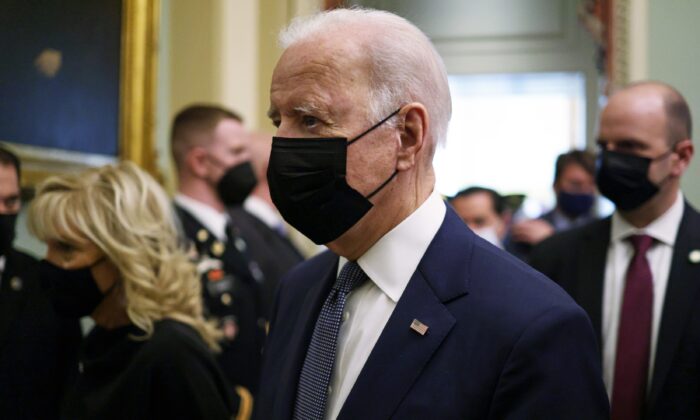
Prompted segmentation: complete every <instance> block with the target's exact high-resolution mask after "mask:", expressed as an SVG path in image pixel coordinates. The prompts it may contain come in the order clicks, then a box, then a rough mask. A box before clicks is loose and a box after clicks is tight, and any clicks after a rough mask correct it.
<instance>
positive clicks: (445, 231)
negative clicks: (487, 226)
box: [338, 207, 474, 419]
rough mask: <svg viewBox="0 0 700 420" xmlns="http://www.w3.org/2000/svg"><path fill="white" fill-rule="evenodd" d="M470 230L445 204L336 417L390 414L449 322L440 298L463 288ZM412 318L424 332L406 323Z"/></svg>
mask: <svg viewBox="0 0 700 420" xmlns="http://www.w3.org/2000/svg"><path fill="white" fill-rule="evenodd" d="M473 240H474V239H473V233H471V232H470V231H469V230H468V229H466V228H465V227H464V225H463V223H462V222H461V220H459V219H458V217H457V216H456V215H455V214H454V212H453V211H452V210H451V209H450V208H449V207H448V208H447V214H446V216H445V221H444V222H443V224H442V226H441V227H440V229H439V230H438V233H437V234H436V236H435V238H434V239H433V241H432V242H431V244H430V246H429V247H428V249H427V251H426V253H425V255H424V256H423V258H422V260H421V262H420V264H419V266H418V269H417V270H416V272H415V273H414V274H413V276H412V277H411V279H410V281H409V282H408V285H407V286H406V290H404V292H403V294H402V295H401V298H400V299H399V301H398V303H397V305H396V308H395V309H394V312H393V313H392V314H391V317H390V318H389V321H388V322H387V324H386V326H385V327H384V330H383V331H382V334H381V336H380V337H379V340H378V341H377V343H376V345H375V346H374V349H373V350H372V352H371V353H370V355H369V358H368V359H367V362H366V363H365V365H364V367H363V368H362V371H361V372H360V375H359V376H358V378H357V381H356V382H355V384H354V386H353V388H352V390H351V391H350V394H349V395H348V398H347V399H346V401H345V404H344V405H343V408H342V410H341V412H340V414H339V416H338V419H361V418H390V417H391V415H392V413H393V412H394V411H395V410H396V408H397V407H398V406H399V404H400V403H401V401H402V400H403V398H404V396H405V395H406V393H407V392H408V391H409V389H410V388H411V387H412V386H413V383H414V382H415V381H416V379H417V378H418V377H419V375H420V373H421V371H423V369H424V367H425V365H426V364H427V363H428V362H429V361H430V359H431V357H432V355H433V354H434V353H435V351H436V350H437V349H438V348H439V347H440V344H441V343H442V342H443V341H444V340H445V338H446V337H447V336H448V334H449V332H450V330H452V328H453V327H454V325H455V322H456V320H455V318H454V317H453V316H452V314H451V313H450V312H449V310H448V309H447V307H446V306H445V304H444V302H447V301H450V300H453V299H456V298H459V297H461V296H463V295H465V294H466V293H467V288H468V267H469V265H470V261H471V253H472V246H473ZM414 319H416V320H418V321H420V322H422V323H423V324H425V325H427V326H428V330H427V332H426V333H425V335H421V334H419V333H418V332H416V331H414V330H413V329H412V328H411V323H412V322H413V320H414Z"/></svg>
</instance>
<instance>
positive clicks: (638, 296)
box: [531, 82, 700, 419]
mask: <svg viewBox="0 0 700 420" xmlns="http://www.w3.org/2000/svg"><path fill="white" fill-rule="evenodd" d="M690 134H691V117H690V110H689V109H688V105H687V103H686V101H685V99H683V96H681V94H680V93H678V92H677V91H676V90H675V89H674V88H672V87H671V86H668V85H666V84H663V83H659V82H643V83H636V84H633V85H630V86H628V87H626V88H625V89H623V90H621V91H619V92H617V93H615V94H614V95H613V96H612V97H611V98H610V100H609V102H608V104H607V106H606V107H605V109H604V110H603V113H602V116H601V122H600V134H599V140H598V144H599V146H600V149H601V150H600V155H599V167H598V173H597V177H596V179H597V183H598V188H599V190H600V191H601V193H603V194H604V195H605V196H607V197H608V198H609V199H610V200H612V201H613V203H615V205H616V206H617V209H616V211H615V213H614V214H613V215H612V217H608V218H606V219H604V220H601V221H596V222H593V223H591V224H589V225H587V226H584V227H581V228H577V229H574V230H572V231H568V232H565V233H562V234H559V235H555V236H553V237H552V238H550V239H548V240H546V241H544V242H543V243H542V244H540V246H538V247H537V248H535V250H534V252H533V255H532V259H531V263H532V265H533V266H534V267H535V268H536V269H538V270H540V271H542V272H543V273H544V274H546V275H548V276H549V277H551V278H552V279H554V280H555V281H556V282H557V283H559V284H560V285H561V286H562V287H564V289H566V290H567V291H568V292H569V293H570V294H571V296H573V298H574V299H575V300H576V301H577V302H578V303H579V304H580V305H581V306H582V307H583V308H584V309H585V310H586V311H587V312H588V314H589V316H590V318H591V320H592V322H593V326H594V328H595V330H596V332H597V334H598V337H599V339H600V345H601V350H602V352H601V353H602V360H603V373H604V378H605V383H606V387H607V390H608V394H609V395H610V397H611V406H612V417H613V419H639V418H645V419H690V418H700V215H699V214H698V213H697V212H696V211H695V210H694V209H693V208H692V207H691V206H690V204H688V203H687V202H685V201H684V199H683V195H682V194H681V192H680V180H681V176H682V175H683V173H684V172H685V170H686V169H687V167H688V165H689V164H690V161H691V159H692V157H693V144H692V142H691V140H690Z"/></svg>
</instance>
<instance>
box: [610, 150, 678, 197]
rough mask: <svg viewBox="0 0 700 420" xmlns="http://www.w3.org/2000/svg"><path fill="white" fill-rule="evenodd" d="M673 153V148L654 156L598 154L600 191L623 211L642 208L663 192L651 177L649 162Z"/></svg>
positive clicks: (615, 153)
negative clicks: (653, 157) (660, 191)
mask: <svg viewBox="0 0 700 420" xmlns="http://www.w3.org/2000/svg"><path fill="white" fill-rule="evenodd" d="M671 153H673V150H669V151H668V152H666V153H664V154H663V155H661V156H659V157H657V158H655V159H652V158H646V157H641V156H635V155H629V154H625V153H618V152H610V151H607V150H603V151H602V152H601V153H600V155H599V156H598V162H597V173H596V184H598V189H599V190H600V193H601V194H603V195H604V196H605V197H607V198H608V199H610V201H612V202H613V203H614V204H615V206H616V207H617V208H618V209H619V210H622V211H630V210H634V209H636V208H639V207H640V206H641V205H643V204H644V203H646V202H648V201H649V200H650V199H651V198H652V197H653V196H655V195H656V193H658V192H659V186H658V185H656V184H654V183H653V182H651V181H650V180H649V165H651V162H652V161H654V160H659V159H663V158H665V157H667V156H668V155H670V154H671Z"/></svg>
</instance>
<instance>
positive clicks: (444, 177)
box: [434, 73, 586, 216]
mask: <svg viewBox="0 0 700 420" xmlns="http://www.w3.org/2000/svg"><path fill="white" fill-rule="evenodd" d="M449 83H450V91H451V94H452V120H451V122H450V126H449V130H448V134H447V143H446V145H445V146H444V147H438V149H437V151H436V154H435V160H434V164H435V170H436V177H437V186H436V188H437V190H438V192H440V193H441V194H444V195H453V194H455V193H456V192H458V191H459V190H461V189H464V188H466V187H469V186H474V185H478V186H485V187H489V188H493V189H494V190H496V191H498V192H500V193H501V194H525V195H526V196H527V197H528V200H527V201H526V205H525V208H524V209H523V210H524V211H525V212H526V213H530V215H532V216H536V215H537V213H539V212H541V211H542V210H544V209H546V208H549V207H551V206H552V205H553V203H554V194H553V192H552V180H553V176H554V162H555V160H556V157H557V156H558V155H559V154H560V153H564V152H566V151H568V150H571V149H574V148H583V147H584V146H585V143H586V140H585V138H586V133H585V127H586V113H585V109H586V103H585V101H586V92H585V77H584V75H583V74H582V73H516V74H489V75H453V76H450V77H449Z"/></svg>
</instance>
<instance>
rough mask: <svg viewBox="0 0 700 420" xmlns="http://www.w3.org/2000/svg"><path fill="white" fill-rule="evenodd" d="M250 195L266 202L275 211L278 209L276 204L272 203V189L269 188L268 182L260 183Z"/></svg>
mask: <svg viewBox="0 0 700 420" xmlns="http://www.w3.org/2000/svg"><path fill="white" fill-rule="evenodd" d="M250 195H251V196H254V197H257V198H259V199H261V200H262V201H264V202H266V203H267V204H269V205H270V207H272V208H273V209H274V208H276V207H275V203H273V202H272V197H271V196H270V187H268V185H267V182H258V185H256V186H255V188H254V189H253V191H252V192H251V193H250Z"/></svg>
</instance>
